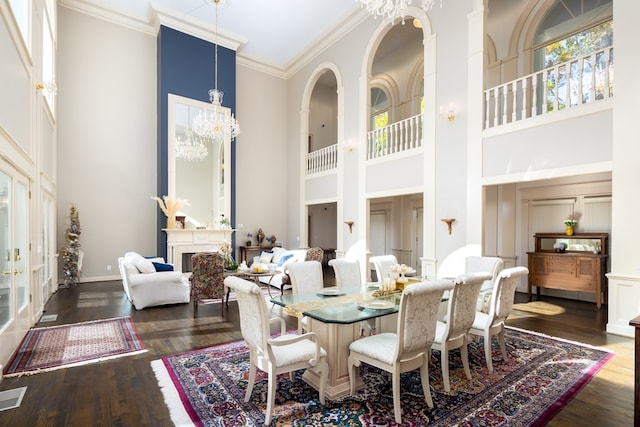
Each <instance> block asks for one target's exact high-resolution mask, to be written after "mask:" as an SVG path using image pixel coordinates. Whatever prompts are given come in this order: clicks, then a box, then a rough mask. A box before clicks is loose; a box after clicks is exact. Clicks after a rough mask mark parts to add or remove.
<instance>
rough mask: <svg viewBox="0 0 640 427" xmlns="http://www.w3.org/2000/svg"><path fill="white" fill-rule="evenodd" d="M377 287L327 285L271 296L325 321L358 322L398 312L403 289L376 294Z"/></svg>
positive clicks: (276, 301) (287, 309) (288, 309)
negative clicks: (317, 289) (311, 289)
mask: <svg viewBox="0 0 640 427" xmlns="http://www.w3.org/2000/svg"><path fill="white" fill-rule="evenodd" d="M377 290H378V289H377V287H371V286H366V285H362V286H359V285H358V286H347V287H342V288H324V289H323V290H322V292H320V291H316V292H301V293H297V294H293V293H292V294H284V295H278V296H274V297H273V298H271V302H273V303H274V304H277V305H280V306H282V307H285V312H286V313H287V314H290V315H294V316H302V315H304V316H308V317H311V318H313V319H316V320H319V321H321V322H325V323H345V324H348V323H355V322H359V321H362V320H367V319H373V318H376V317H380V316H386V315H388V314H393V313H397V312H398V304H399V303H400V296H401V295H402V294H401V293H400V292H398V293H395V294H391V295H389V296H379V297H374V296H373V293H374V292H375V291H377Z"/></svg>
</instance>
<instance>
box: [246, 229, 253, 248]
mask: <svg viewBox="0 0 640 427" xmlns="http://www.w3.org/2000/svg"><path fill="white" fill-rule="evenodd" d="M252 242H253V233H251V232H249V233H247V241H246V242H245V243H246V245H247V246H251V243H252Z"/></svg>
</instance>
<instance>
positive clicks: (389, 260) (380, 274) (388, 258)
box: [369, 255, 398, 282]
mask: <svg viewBox="0 0 640 427" xmlns="http://www.w3.org/2000/svg"><path fill="white" fill-rule="evenodd" d="M369 262H370V263H371V264H372V265H373V268H374V270H375V271H376V279H377V280H376V281H378V282H382V280H384V278H385V277H387V276H389V275H390V274H391V267H393V266H394V265H396V264H397V263H398V259H397V258H396V256H395V255H377V256H372V257H371V258H369Z"/></svg>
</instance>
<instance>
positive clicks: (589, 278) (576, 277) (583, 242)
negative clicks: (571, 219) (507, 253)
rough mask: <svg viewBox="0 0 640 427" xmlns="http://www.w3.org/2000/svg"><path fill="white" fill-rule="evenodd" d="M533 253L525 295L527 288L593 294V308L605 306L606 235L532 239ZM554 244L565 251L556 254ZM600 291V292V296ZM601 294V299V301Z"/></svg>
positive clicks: (539, 235) (549, 235)
mask: <svg viewBox="0 0 640 427" xmlns="http://www.w3.org/2000/svg"><path fill="white" fill-rule="evenodd" d="M534 239H535V248H536V250H535V251H534V252H527V255H528V256H529V263H528V265H529V276H528V293H529V301H531V288H532V287H534V286H535V287H536V292H537V294H538V296H539V295H540V289H542V288H548V289H560V290H565V291H578V292H590V293H595V294H596V305H597V307H598V309H599V308H601V307H602V303H603V299H604V302H605V303H606V283H607V282H606V281H607V278H606V276H605V274H606V270H607V260H608V258H609V255H608V248H609V235H608V234H607V233H580V234H574V235H572V236H567V235H566V234H562V233H537V234H535V235H534ZM556 243H566V244H567V249H566V250H564V251H561V252H559V251H557V250H556V249H555V248H554V247H553V246H554V244H556ZM603 291H604V292H603ZM603 293H604V298H603Z"/></svg>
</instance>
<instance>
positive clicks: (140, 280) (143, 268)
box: [118, 252, 191, 310]
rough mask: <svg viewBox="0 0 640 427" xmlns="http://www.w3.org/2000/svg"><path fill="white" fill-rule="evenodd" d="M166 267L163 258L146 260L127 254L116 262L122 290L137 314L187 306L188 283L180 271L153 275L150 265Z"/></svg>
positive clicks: (188, 296) (154, 268)
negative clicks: (167, 306)
mask: <svg viewBox="0 0 640 427" xmlns="http://www.w3.org/2000/svg"><path fill="white" fill-rule="evenodd" d="M154 262H155V263H157V264H158V265H163V266H166V265H167V264H165V262H164V259H163V258H151V259H149V258H145V257H143V256H142V255H140V254H138V253H136V252H127V253H126V254H125V255H124V256H123V257H120V258H118V267H119V269H120V275H121V276H122V286H123V288H124V292H125V293H126V294H127V298H128V299H129V301H131V303H132V304H133V305H134V307H135V308H136V310H142V309H143V308H145V307H151V306H156V305H164V304H177V303H188V302H189V300H190V290H191V286H190V285H189V280H187V278H185V277H184V275H183V274H182V272H180V271H156V267H155V266H154V264H153V263H154Z"/></svg>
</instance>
